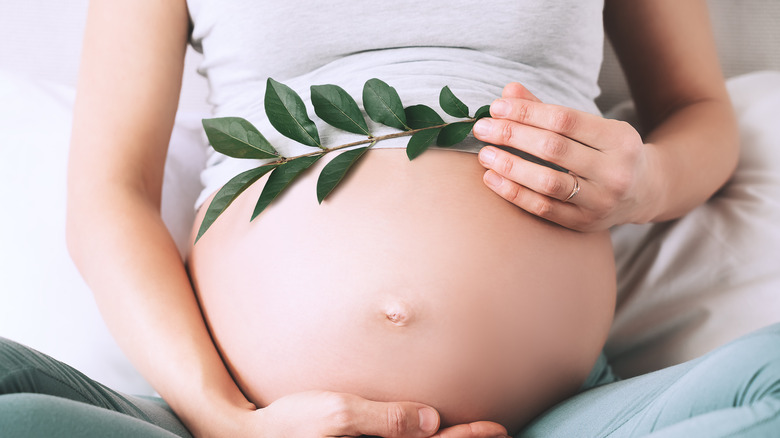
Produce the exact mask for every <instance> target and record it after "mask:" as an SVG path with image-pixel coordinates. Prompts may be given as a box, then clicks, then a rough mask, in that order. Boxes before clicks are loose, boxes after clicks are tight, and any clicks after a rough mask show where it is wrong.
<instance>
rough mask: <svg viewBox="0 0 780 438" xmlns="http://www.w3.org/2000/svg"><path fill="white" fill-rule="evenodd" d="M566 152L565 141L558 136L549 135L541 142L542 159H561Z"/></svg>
mask: <svg viewBox="0 0 780 438" xmlns="http://www.w3.org/2000/svg"><path fill="white" fill-rule="evenodd" d="M567 152H568V147H567V145H566V141H565V140H564V139H563V137H561V136H560V135H556V134H554V133H552V132H551V133H549V134H547V135H545V137H544V140H542V155H543V156H542V158H545V159H548V160H558V159H561V158H563V157H564V156H565V155H566V153H567Z"/></svg>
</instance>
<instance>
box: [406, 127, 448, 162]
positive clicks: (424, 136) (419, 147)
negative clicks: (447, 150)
mask: <svg viewBox="0 0 780 438" xmlns="http://www.w3.org/2000/svg"><path fill="white" fill-rule="evenodd" d="M441 130H442V128H434V129H426V130H424V131H419V132H415V133H414V135H412V138H410V139H409V144H407V145H406V156H407V157H409V161H412V160H414V159H415V158H417V157H418V156H420V154H422V153H423V152H425V151H426V150H427V149H428V147H429V146H430V145H431V144H432V143H433V141H434V140H436V137H437V136H438V135H439V132H441Z"/></svg>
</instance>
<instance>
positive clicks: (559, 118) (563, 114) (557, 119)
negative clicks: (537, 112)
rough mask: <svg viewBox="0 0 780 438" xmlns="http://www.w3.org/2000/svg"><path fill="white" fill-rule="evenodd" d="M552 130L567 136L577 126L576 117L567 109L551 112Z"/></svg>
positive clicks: (557, 109)
mask: <svg viewBox="0 0 780 438" xmlns="http://www.w3.org/2000/svg"><path fill="white" fill-rule="evenodd" d="M550 123H551V125H552V126H551V127H552V130H553V131H555V132H559V133H561V134H568V133H571V132H572V131H573V130H574V127H575V125H576V124H577V117H576V116H575V114H574V112H573V111H572V110H570V109H567V108H556V109H555V110H553V112H552V120H551V121H550Z"/></svg>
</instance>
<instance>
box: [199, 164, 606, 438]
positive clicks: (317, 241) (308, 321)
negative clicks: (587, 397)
mask: <svg viewBox="0 0 780 438" xmlns="http://www.w3.org/2000/svg"><path fill="white" fill-rule="evenodd" d="M321 161H322V160H321ZM323 164H324V163H320V164H319V167H320V168H321V166H322V165H323ZM482 172H483V170H482V168H481V167H480V166H479V165H478V163H477V160H476V156H475V155H473V154H465V153H457V152H449V151H430V152H427V153H426V154H424V155H423V156H421V157H420V158H418V159H416V160H415V161H414V162H411V163H410V162H408V160H407V159H406V156H405V153H404V151H403V150H377V151H370V152H369V153H367V154H366V156H365V157H364V159H363V161H361V163H360V164H359V166H358V167H357V168H356V169H354V170H353V172H352V174H351V175H350V176H349V177H348V180H347V181H344V182H343V183H342V185H341V186H340V187H339V188H338V189H337V190H336V191H335V192H334V193H333V194H332V195H331V197H330V198H328V199H327V200H326V201H325V202H324V203H323V204H322V205H318V204H317V201H316V197H315V184H316V179H317V175H318V174H319V168H315V169H312V171H311V172H309V173H307V174H306V175H304V176H302V177H301V179H300V180H299V181H298V182H296V183H295V184H293V186H291V187H290V188H289V189H288V190H289V191H288V192H287V193H285V194H284V195H282V197H280V198H278V199H277V200H276V201H275V202H274V203H273V204H272V205H271V206H270V207H269V208H268V209H267V210H266V211H265V212H264V213H263V214H261V215H260V216H259V217H258V218H257V219H255V220H254V221H253V222H251V223H250V222H249V218H250V216H251V211H252V209H253V208H254V203H255V202H256V200H257V196H258V195H259V191H260V190H261V189H262V182H263V181H261V182H260V183H259V184H256V185H255V186H253V187H252V188H250V189H249V190H247V192H245V193H244V194H243V195H242V196H241V197H240V198H239V199H238V200H237V201H236V202H235V203H234V204H233V205H232V206H231V207H230V208H229V209H228V210H227V212H226V213H224V214H223V215H222V217H220V218H219V220H218V221H217V222H216V223H215V224H214V225H213V226H212V228H211V229H210V230H209V231H208V232H207V233H206V235H205V236H204V237H203V238H202V239H201V240H200V241H199V242H198V244H197V245H195V246H194V247H193V249H192V252H191V254H190V258H189V261H188V263H189V269H190V274H191V276H192V279H193V283H194V285H195V289H196V291H197V293H198V298H199V300H200V303H201V306H202V309H203V314H204V317H205V319H206V322H207V324H208V326H209V328H210V330H211V332H212V335H213V338H214V342H215V343H216V345H217V347H218V349H219V350H220V352H221V354H222V356H223V359H224V361H225V363H226V365H227V367H228V369H229V370H230V372H231V373H232V375H233V377H234V379H235V380H236V382H237V384H238V385H239V387H240V388H241V389H242V390H243V391H244V393H245V394H246V396H247V397H248V398H249V399H250V400H251V401H252V402H254V403H255V404H256V405H258V406H266V405H268V404H269V403H272V402H273V401H274V400H276V399H277V398H279V397H282V396H284V395H286V394H290V393H294V392H299V391H305V390H312V389H321V390H329V391H338V392H348V393H354V394H358V395H360V396H363V397H366V398H369V399H373V400H388V401H390V400H392V401H400V400H408V401H418V402H422V403H427V404H430V405H432V406H434V407H436V408H437V409H438V410H439V411H440V413H441V414H442V422H443V424H445V425H446V424H459V423H463V422H469V421H477V420H492V421H497V422H500V423H502V424H504V425H505V426H506V427H507V428H508V429H509V430H510V431H512V430H516V429H517V428H518V427H520V426H521V425H522V424H524V423H525V422H527V421H528V420H529V419H531V418H532V417H533V416H534V415H536V414H538V413H539V412H541V411H542V410H543V409H545V408H547V407H549V406H550V405H552V404H553V403H555V402H557V401H558V400H560V399H562V398H564V397H566V396H567V395H570V394H572V393H573V392H574V391H576V390H577V388H578V387H579V386H580V385H581V384H582V382H583V381H584V379H585V377H586V376H587V374H588V372H589V371H590V368H591V367H592V366H593V364H594V362H595V359H596V357H597V356H598V354H599V351H600V349H601V348H602V346H603V343H604V340H605V337H606V334H607V331H608V328H609V325H610V323H611V318H612V312H613V307H614V299H615V280H614V275H615V272H614V266H613V257H612V249H611V245H610V241H609V237H608V235H607V234H606V233H594V234H583V233H577V232H573V231H570V230H566V229H563V228H561V227H558V226H556V225H553V224H550V223H548V222H545V221H542V220H540V219H537V218H535V217H533V216H531V215H528V214H526V213H524V212H523V211H521V210H520V209H519V208H517V207H515V206H513V205H511V204H509V203H508V202H506V201H504V200H502V199H501V198H499V197H498V196H497V195H495V194H494V193H492V192H491V191H489V190H488V189H487V188H486V187H485V186H484V185H483V184H482V182H481V175H482ZM201 214H202V212H201Z"/></svg>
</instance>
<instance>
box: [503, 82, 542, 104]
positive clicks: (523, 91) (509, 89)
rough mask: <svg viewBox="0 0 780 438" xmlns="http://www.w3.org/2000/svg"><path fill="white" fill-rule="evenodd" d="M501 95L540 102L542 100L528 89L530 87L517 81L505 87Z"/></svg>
mask: <svg viewBox="0 0 780 438" xmlns="http://www.w3.org/2000/svg"><path fill="white" fill-rule="evenodd" d="M501 97H505V98H506V97H509V98H516V99H525V100H532V101H534V102H540V103H541V102H542V101H541V100H539V98H538V97H536V96H534V94H533V93H531V92H530V91H528V88H525V86H523V85H522V84H519V83H517V82H510V83H508V84H507V85H506V86H505V87H504V91H503V92H502V93H501Z"/></svg>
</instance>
